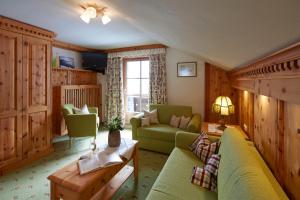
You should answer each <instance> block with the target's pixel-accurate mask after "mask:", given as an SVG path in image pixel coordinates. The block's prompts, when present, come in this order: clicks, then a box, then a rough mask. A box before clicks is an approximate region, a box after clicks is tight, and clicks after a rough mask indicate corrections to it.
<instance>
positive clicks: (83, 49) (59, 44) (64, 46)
mask: <svg viewBox="0 0 300 200" xmlns="http://www.w3.org/2000/svg"><path fill="white" fill-rule="evenodd" d="M53 46H54V47H58V48H62V49H67V50H71V51H77V52H99V53H103V52H104V51H103V50H99V49H91V48H86V47H82V46H78V45H74V44H70V43H66V42H62V41H58V40H54V41H53Z"/></svg>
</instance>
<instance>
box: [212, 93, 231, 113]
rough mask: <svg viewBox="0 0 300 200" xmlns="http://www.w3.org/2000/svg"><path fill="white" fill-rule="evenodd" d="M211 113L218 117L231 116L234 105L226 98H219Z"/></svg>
mask: <svg viewBox="0 0 300 200" xmlns="http://www.w3.org/2000/svg"><path fill="white" fill-rule="evenodd" d="M212 111H213V112H214V113H218V114H220V115H232V114H234V105H233V104H232V102H231V100H230V98H229V97H227V96H219V97H217V98H216V100H215V102H214V104H213V106H212Z"/></svg>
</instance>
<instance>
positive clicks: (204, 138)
mask: <svg viewBox="0 0 300 200" xmlns="http://www.w3.org/2000/svg"><path fill="white" fill-rule="evenodd" d="M209 144H210V140H209V139H208V135H207V134H206V133H205V132H203V131H201V134H200V135H199V136H198V137H197V138H196V139H195V140H194V142H193V143H192V144H190V145H189V149H190V150H191V151H194V150H195V149H196V147H197V146H199V145H200V146H206V145H209Z"/></svg>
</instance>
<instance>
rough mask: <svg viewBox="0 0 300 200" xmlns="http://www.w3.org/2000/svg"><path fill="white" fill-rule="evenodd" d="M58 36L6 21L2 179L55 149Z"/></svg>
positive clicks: (0, 55) (0, 102) (1, 70)
mask: <svg viewBox="0 0 300 200" xmlns="http://www.w3.org/2000/svg"><path fill="white" fill-rule="evenodd" d="M54 36H55V34H54V33H53V32H51V31H47V30H44V29H40V28H37V27H34V26H31V25H28V24H24V23H21V22H18V21H15V20H11V19H8V18H5V17H2V16H0V175H1V174H3V173H5V172H6V171H8V170H11V169H14V168H16V167H18V166H21V165H23V164H25V163H28V162H30V161H32V160H34V159H37V158H39V157H41V156H43V155H45V154H46V153H49V152H50V151H51V150H52V144H51V139H52V138H51V74H50V73H51V71H50V70H51V69H50V68H51V43H52V40H53V38H54Z"/></svg>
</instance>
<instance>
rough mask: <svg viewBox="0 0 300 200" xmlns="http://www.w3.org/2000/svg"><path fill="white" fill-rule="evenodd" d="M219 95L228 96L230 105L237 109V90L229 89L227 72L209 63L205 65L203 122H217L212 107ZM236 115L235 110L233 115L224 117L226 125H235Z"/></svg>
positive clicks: (217, 118) (217, 117) (216, 116)
mask: <svg viewBox="0 0 300 200" xmlns="http://www.w3.org/2000/svg"><path fill="white" fill-rule="evenodd" d="M220 95H223V96H224V95H225V96H229V97H230V99H231V100H232V103H233V104H234V105H235V106H236V108H238V103H239V101H238V94H237V90H236V89H234V88H232V87H231V85H230V82H229V79H228V76H227V71H225V70H223V69H221V68H219V67H217V66H215V65H212V64H210V63H205V121H207V122H218V121H219V119H220V117H219V115H218V114H215V113H213V112H212V105H213V103H214V101H215V100H216V98H217V97H218V96H220ZM237 115H238V109H236V110H235V114H234V115H231V116H229V117H226V123H229V124H237V122H238V121H237Z"/></svg>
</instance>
